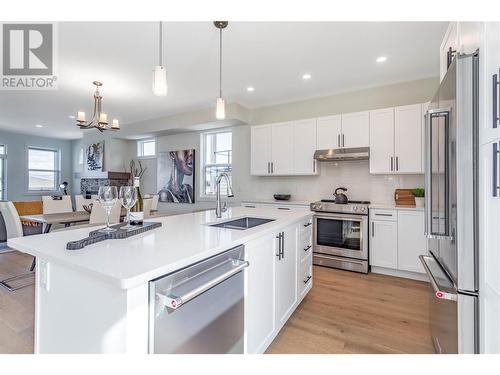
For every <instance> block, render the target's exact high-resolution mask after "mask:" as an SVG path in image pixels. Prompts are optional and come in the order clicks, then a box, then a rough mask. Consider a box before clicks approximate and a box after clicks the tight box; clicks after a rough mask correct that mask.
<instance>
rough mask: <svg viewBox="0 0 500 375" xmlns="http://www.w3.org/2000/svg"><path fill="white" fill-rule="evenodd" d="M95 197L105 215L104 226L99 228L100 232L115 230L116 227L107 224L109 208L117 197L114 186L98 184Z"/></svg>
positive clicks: (111, 207) (110, 208)
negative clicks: (97, 192) (97, 191)
mask: <svg viewBox="0 0 500 375" xmlns="http://www.w3.org/2000/svg"><path fill="white" fill-rule="evenodd" d="M97 199H99V202H101V205H102V208H104V210H105V211H106V215H107V218H106V219H107V220H106V228H103V229H100V232H105V233H109V232H114V231H116V229H114V228H111V227H110V226H109V215H110V214H111V210H112V209H113V207H114V206H115V204H116V201H117V199H118V191H117V190H116V186H100V187H99V194H98V196H97Z"/></svg>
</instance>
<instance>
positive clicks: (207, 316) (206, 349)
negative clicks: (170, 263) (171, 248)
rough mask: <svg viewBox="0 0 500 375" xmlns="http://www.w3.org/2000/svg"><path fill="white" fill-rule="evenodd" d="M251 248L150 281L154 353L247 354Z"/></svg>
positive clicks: (231, 251)
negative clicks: (246, 282) (245, 272)
mask: <svg viewBox="0 0 500 375" xmlns="http://www.w3.org/2000/svg"><path fill="white" fill-rule="evenodd" d="M244 259H245V247H244V246H243V245H242V246H238V247H235V248H233V249H231V250H228V251H226V252H224V253H221V254H219V255H216V256H214V257H211V258H208V259H205V260H203V261H201V262H199V263H196V264H193V265H191V266H188V267H186V268H184V269H182V270H179V271H176V272H174V273H171V274H168V275H165V276H162V277H160V278H158V279H155V280H152V281H150V282H149V352H150V353H193V354H196V353H243V347H244V343H243V330H244V327H243V323H244V316H243V313H244V278H243V272H242V271H243V270H244V269H245V267H248V265H249V264H248V262H246V261H245V260H244Z"/></svg>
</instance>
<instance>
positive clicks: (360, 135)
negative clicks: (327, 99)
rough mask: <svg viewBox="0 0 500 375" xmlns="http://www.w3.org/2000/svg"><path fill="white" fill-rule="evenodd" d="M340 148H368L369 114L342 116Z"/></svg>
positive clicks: (356, 113)
mask: <svg viewBox="0 0 500 375" xmlns="http://www.w3.org/2000/svg"><path fill="white" fill-rule="evenodd" d="M340 141H341V144H342V148H352V147H369V146H370V113H369V112H367V111H365V112H355V113H343V114H342V136H341V140H340Z"/></svg>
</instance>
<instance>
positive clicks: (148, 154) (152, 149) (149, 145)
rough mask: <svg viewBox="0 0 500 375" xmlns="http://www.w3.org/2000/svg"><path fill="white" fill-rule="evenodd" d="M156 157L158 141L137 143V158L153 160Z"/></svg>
mask: <svg viewBox="0 0 500 375" xmlns="http://www.w3.org/2000/svg"><path fill="white" fill-rule="evenodd" d="M155 156H156V139H144V140H141V141H137V157H139V158H152V157H155Z"/></svg>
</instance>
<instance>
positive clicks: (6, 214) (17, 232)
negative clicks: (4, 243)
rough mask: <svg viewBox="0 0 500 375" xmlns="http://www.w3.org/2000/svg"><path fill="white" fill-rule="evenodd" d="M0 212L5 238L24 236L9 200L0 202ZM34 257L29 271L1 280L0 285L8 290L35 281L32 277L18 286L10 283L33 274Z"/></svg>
mask: <svg viewBox="0 0 500 375" xmlns="http://www.w3.org/2000/svg"><path fill="white" fill-rule="evenodd" d="M0 212H1V213H2V216H3V220H4V222H5V230H6V232H7V239H9V238H15V237H22V236H24V233H23V226H22V224H21V219H20V218H19V214H18V212H17V210H16V207H14V204H13V203H12V202H10V201H8V202H0ZM35 259H36V258H33V262H32V263H31V267H30V269H29V272H26V273H23V274H21V275H16V276H12V277H9V278H8V279H5V280H1V281H0V285H2V286H3V287H4V288H6V289H7V290H8V291H10V292H13V291H15V290H18V289H21V288H24V287H27V286H29V285H32V284H33V283H34V282H35V281H34V278H33V280H32V281H30V282H29V283H27V284H21V285H19V286H13V285H11V283H12V282H14V281H19V280H23V279H27V278H30V277H32V276H33V275H34V272H33V271H34V269H35Z"/></svg>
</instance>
